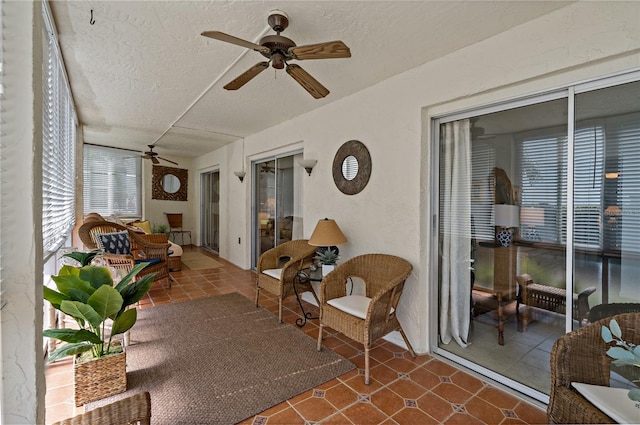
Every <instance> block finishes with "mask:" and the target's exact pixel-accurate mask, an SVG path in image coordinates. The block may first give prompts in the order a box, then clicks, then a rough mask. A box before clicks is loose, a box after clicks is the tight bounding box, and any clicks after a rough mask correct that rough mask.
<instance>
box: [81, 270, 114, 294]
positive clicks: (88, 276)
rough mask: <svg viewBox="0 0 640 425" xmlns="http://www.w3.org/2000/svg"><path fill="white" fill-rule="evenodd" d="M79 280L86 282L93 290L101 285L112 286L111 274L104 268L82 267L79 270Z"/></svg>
mask: <svg viewBox="0 0 640 425" xmlns="http://www.w3.org/2000/svg"><path fill="white" fill-rule="evenodd" d="M80 279H82V280H86V281H87V282H89V283H90V284H91V286H92V287H93V288H95V289H98V288H99V287H101V286H102V285H109V286H113V279H112V278H111V273H110V272H109V269H108V268H106V267H97V266H84V267H83V268H81V269H80Z"/></svg>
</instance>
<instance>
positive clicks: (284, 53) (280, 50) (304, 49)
mask: <svg viewBox="0 0 640 425" xmlns="http://www.w3.org/2000/svg"><path fill="white" fill-rule="evenodd" d="M267 22H268V23H269V26H270V27H271V28H272V29H273V30H274V31H275V32H276V35H267V36H265V37H263V38H262V39H260V44H255V43H252V42H250V41H246V40H243V39H241V38H238V37H234V36H232V35H229V34H225V33H223V32H220V31H205V32H203V33H202V35H203V36H205V37H209V38H213V39H216V40H220V41H224V42H227V43H231V44H235V45H237V46H241V47H246V48H248V49H252V50H255V51H256V52H259V53H261V54H262V55H263V56H264V57H266V58H267V59H269V60H268V61H265V62H258V63H257V64H255V65H254V66H252V67H251V68H249V69H248V70H247V71H245V72H244V73H242V74H240V76H238V77H237V78H236V79H234V80H232V81H231V82H230V83H228V84H227V85H226V86H224V88H225V89H227V90H238V89H239V88H240V87H242V86H244V85H245V84H246V83H248V82H249V81H250V80H251V79H253V78H254V77H255V76H257V75H258V74H259V73H261V72H262V71H264V70H265V69H267V68H268V67H269V63H271V66H273V67H274V68H276V69H282V68H284V67H285V66H286V67H287V68H286V69H287V74H289V75H291V77H293V79H294V80H296V81H297V82H298V84H300V85H301V86H302V87H304V89H305V90H306V91H308V92H309V94H310V95H311V96H313V97H314V98H316V99H320V98H323V97H325V96H326V95H328V94H329V90H328V89H327V88H326V87H325V86H323V85H322V84H320V83H319V82H318V80H316V79H315V78H313V77H312V76H311V75H310V74H309V73H308V72H307V71H305V70H304V69H302V68H301V67H300V66H299V65H295V64H289V63H288V62H289V61H291V60H295V59H297V60H307V59H335V58H350V57H351V51H350V50H349V47H347V45H346V44H344V43H343V42H342V41H329V42H326V43H318V44H309V45H305V46H296V43H294V42H293V40H291V39H289V38H287V37H283V36H281V35H280V33H281V32H282V31H284V30H285V29H286V28H287V27H288V26H289V17H288V16H287V14H286V13H284V12H283V11H281V10H273V11H271V12H270V13H269V17H268V18H267Z"/></svg>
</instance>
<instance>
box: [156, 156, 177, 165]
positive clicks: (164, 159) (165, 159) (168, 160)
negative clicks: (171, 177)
mask: <svg viewBox="0 0 640 425" xmlns="http://www.w3.org/2000/svg"><path fill="white" fill-rule="evenodd" d="M158 159H161V160H163V161H167V162H170V163H172V164H175V165H178V163H177V162H173V161H171V160H170V159H167V158H163V157H161V156H159V157H158Z"/></svg>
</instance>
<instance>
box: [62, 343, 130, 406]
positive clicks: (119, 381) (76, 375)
mask: <svg viewBox="0 0 640 425" xmlns="http://www.w3.org/2000/svg"><path fill="white" fill-rule="evenodd" d="M126 365H127V362H126V353H125V352H124V350H123V351H122V352H120V353H117V354H111V355H108V356H106V357H101V358H98V359H91V360H89V361H86V362H83V363H79V362H78V357H76V358H75V361H74V366H73V383H74V385H73V388H74V400H75V403H76V407H80V406H82V405H84V404H86V403H89V402H92V401H96V400H100V399H103V398H105V397H109V396H112V395H114V394H119V393H122V392H124V391H126V390H127V369H126Z"/></svg>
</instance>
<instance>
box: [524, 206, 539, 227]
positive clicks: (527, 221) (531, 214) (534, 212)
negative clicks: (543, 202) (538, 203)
mask: <svg viewBox="0 0 640 425" xmlns="http://www.w3.org/2000/svg"><path fill="white" fill-rule="evenodd" d="M520 223H522V224H524V225H527V226H543V225H544V208H536V207H523V208H521V209H520Z"/></svg>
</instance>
